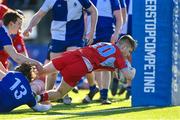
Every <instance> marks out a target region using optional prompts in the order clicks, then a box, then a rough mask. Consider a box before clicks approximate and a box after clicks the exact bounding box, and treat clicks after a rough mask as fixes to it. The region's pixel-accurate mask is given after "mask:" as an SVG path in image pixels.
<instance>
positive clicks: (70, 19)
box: [40, 0, 91, 42]
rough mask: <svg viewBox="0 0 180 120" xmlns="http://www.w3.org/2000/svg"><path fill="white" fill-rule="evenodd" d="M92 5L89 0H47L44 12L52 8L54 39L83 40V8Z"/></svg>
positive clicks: (52, 33)
mask: <svg viewBox="0 0 180 120" xmlns="http://www.w3.org/2000/svg"><path fill="white" fill-rule="evenodd" d="M90 7H91V3H90V1H89V0H45V2H44V4H43V5H42V7H41V8H40V10H41V11H43V12H48V11H49V10H51V9H52V19H53V20H52V23H51V35H52V40H61V41H70V42H71V41H74V40H81V39H82V37H83V33H84V17H83V8H85V9H88V8H90Z"/></svg>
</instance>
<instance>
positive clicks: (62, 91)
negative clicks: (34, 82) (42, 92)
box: [47, 80, 73, 100]
mask: <svg viewBox="0 0 180 120" xmlns="http://www.w3.org/2000/svg"><path fill="white" fill-rule="evenodd" d="M72 88H73V87H71V86H70V85H68V84H67V83H66V82H65V81H64V80H62V81H61V84H60V85H59V87H58V88H57V89H55V90H49V91H48V92H47V93H48V96H49V100H58V99H61V98H63V97H64V96H65V95H66V94H67V93H68V92H69V91H71V90H72Z"/></svg>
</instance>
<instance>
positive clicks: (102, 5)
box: [87, 0, 120, 43]
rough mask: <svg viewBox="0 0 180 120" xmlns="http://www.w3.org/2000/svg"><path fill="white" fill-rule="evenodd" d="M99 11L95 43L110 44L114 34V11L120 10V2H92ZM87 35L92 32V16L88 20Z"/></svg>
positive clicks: (93, 0)
mask: <svg viewBox="0 0 180 120" xmlns="http://www.w3.org/2000/svg"><path fill="white" fill-rule="evenodd" d="M91 1H92V3H93V4H94V5H95V6H96V8H97V10H98V21H97V26H96V32H95V35H94V42H95V43H96V42H110V38H111V35H112V34H113V33H114V28H115V26H114V15H113V13H114V11H116V10H120V4H119V1H118V0H91ZM87 20H88V21H87V24H88V25H87V33H89V32H90V26H91V25H90V20H91V17H90V15H89V16H88V18H87Z"/></svg>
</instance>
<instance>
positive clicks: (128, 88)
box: [126, 86, 131, 95]
mask: <svg viewBox="0 0 180 120" xmlns="http://www.w3.org/2000/svg"><path fill="white" fill-rule="evenodd" d="M126 90H127V92H129V94H130V95H131V86H128V87H127V88H126Z"/></svg>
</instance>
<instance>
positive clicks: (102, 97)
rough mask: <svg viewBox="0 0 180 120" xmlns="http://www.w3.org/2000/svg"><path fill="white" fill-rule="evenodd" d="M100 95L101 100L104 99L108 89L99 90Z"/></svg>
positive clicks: (106, 96)
mask: <svg viewBox="0 0 180 120" xmlns="http://www.w3.org/2000/svg"><path fill="white" fill-rule="evenodd" d="M100 96H101V99H102V100H106V99H107V98H108V89H102V90H100Z"/></svg>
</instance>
